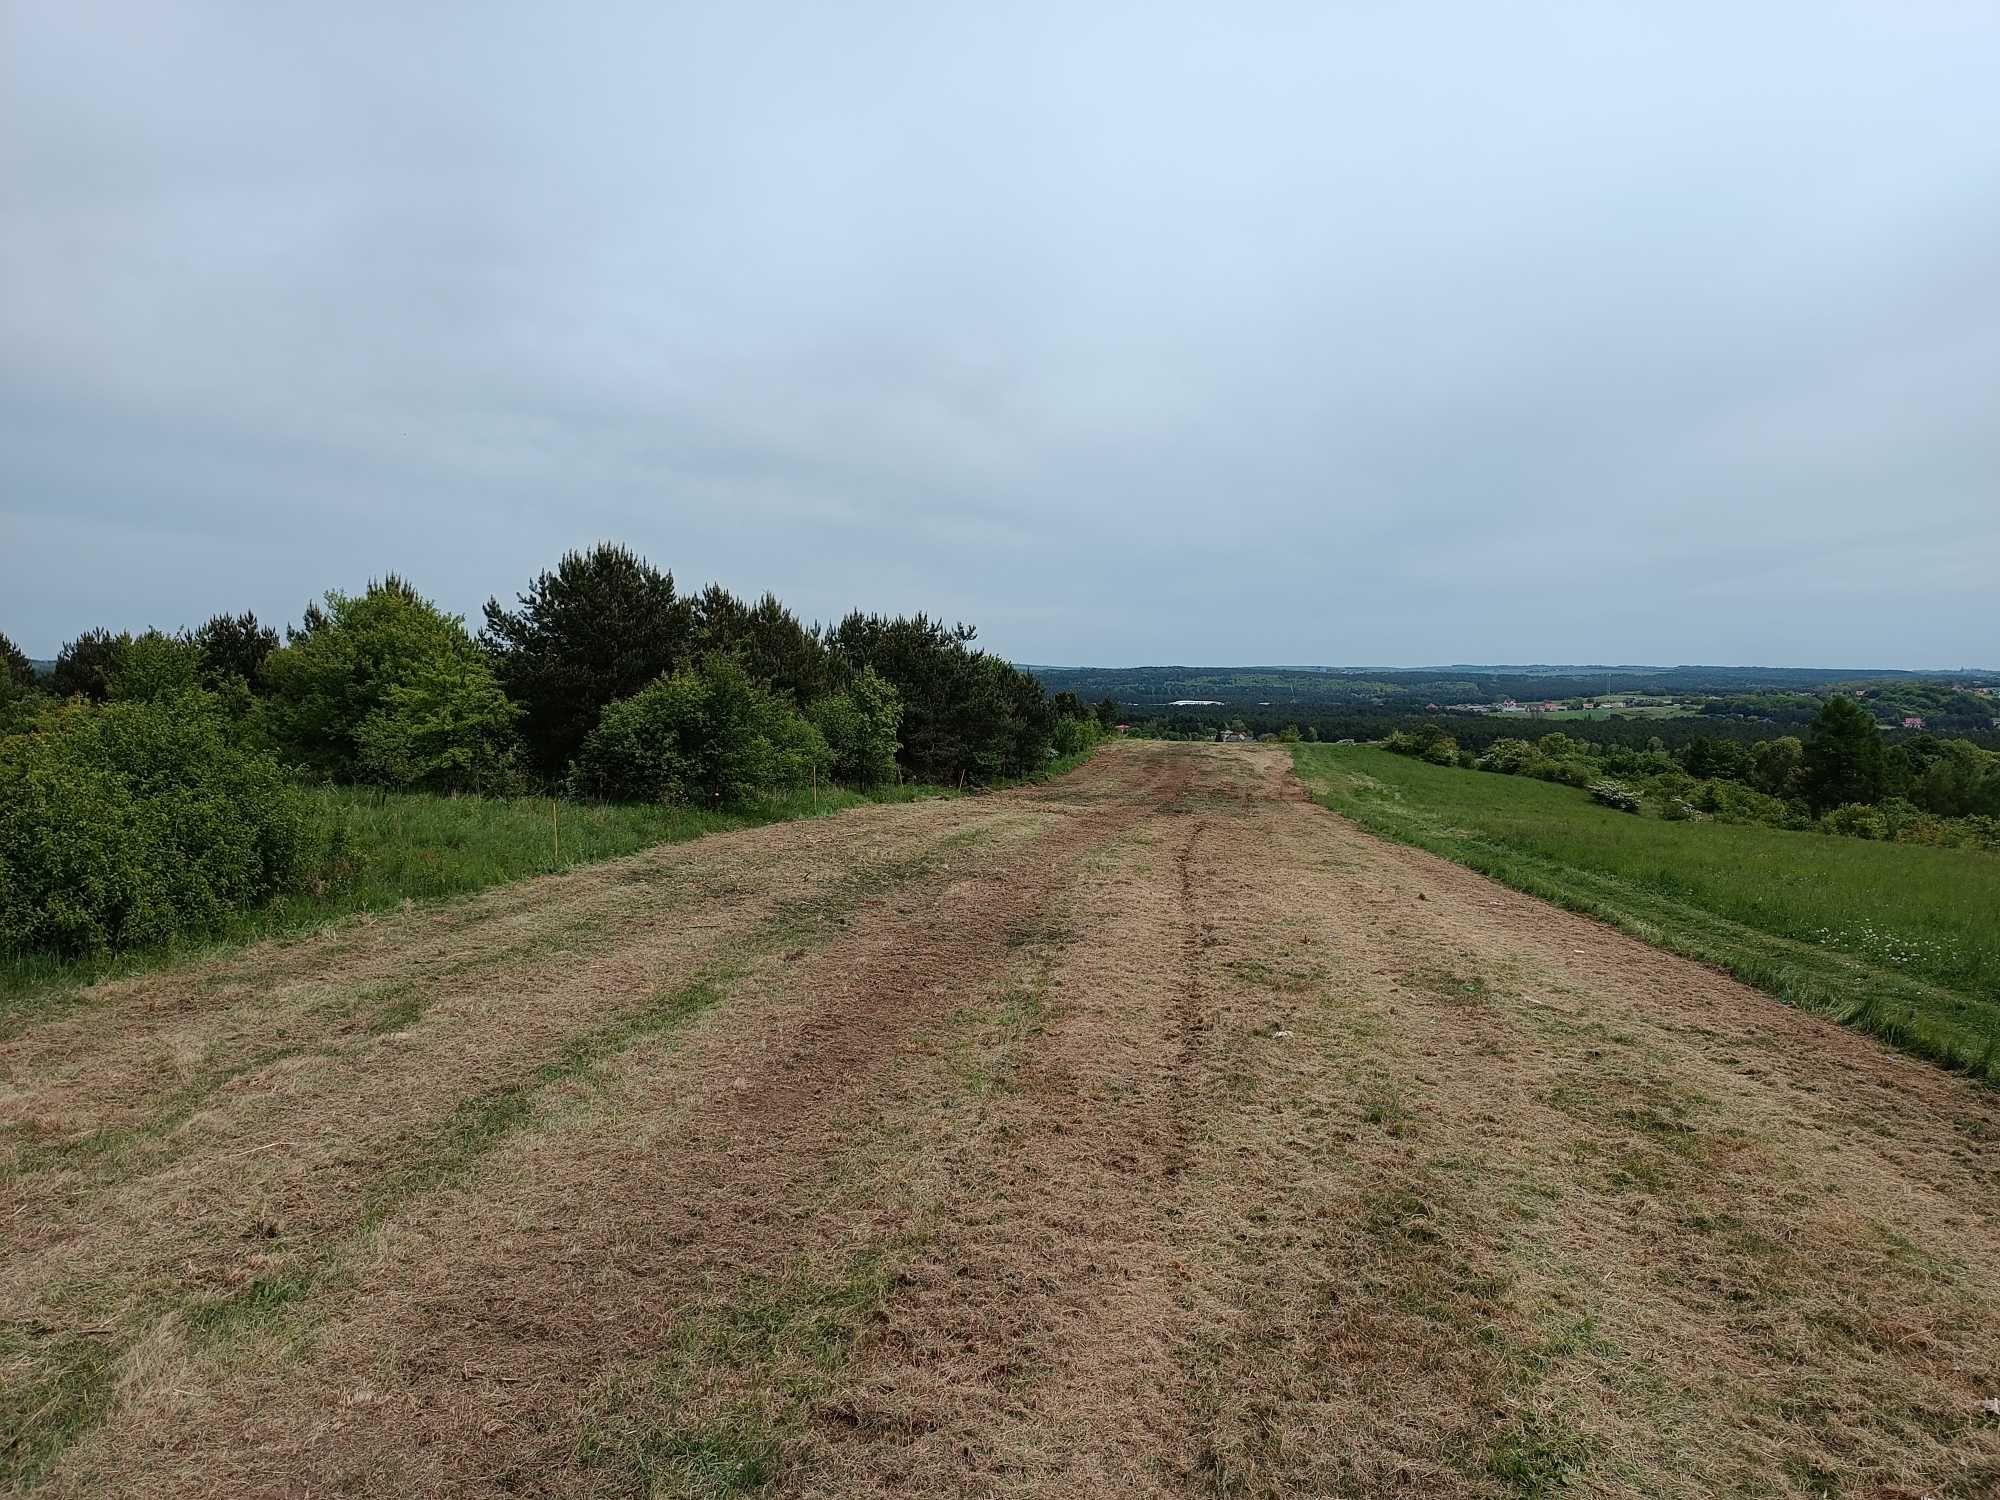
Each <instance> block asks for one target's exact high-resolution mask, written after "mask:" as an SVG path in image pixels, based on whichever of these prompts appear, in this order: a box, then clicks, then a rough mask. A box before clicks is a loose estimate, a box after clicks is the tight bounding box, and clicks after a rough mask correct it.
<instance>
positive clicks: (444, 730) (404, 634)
mask: <svg viewBox="0 0 2000 1500" xmlns="http://www.w3.org/2000/svg"><path fill="white" fill-rule="evenodd" d="M263 680H264V683H265V686H266V687H267V689H268V691H269V694H270V696H269V698H268V699H267V700H266V702H265V704H264V707H263V714H264V718H265V722H266V723H267V725H268V726H269V729H270V731H271V734H272V737H273V739H274V740H275V741H276V743H277V744H278V745H279V746H280V747H281V748H282V749H283V750H284V751H285V752H286V753H287V754H289V755H290V756H292V757H293V758H295V759H296V760H298V761H299V762H300V763H301V764H303V765H306V766H309V767H311V768H313V769H314V770H317V771H321V772H323V773H325V774H328V775H331V776H336V777H340V778H342V779H346V780H357V779H374V780H380V781H386V782H388V783H389V784H390V785H393V786H423V787H427V788H429V789H430V790H432V791H473V790H479V789H481V788H484V787H487V786H490V785H493V784H496V783H497V782H503V781H504V780H505V779H506V778H507V777H508V776H510V775H511V773H512V767H513V759H512V747H513V716H512V711H511V708H510V707H508V706H506V700H505V698H504V697H503V696H502V695H501V694H500V690H499V687H498V685H497V683H496V682H495V680H494V677H493V672H492V669H491V668H490V667H489V666H488V665H487V664H486V659H485V657H484V655H483V654H482V653H481V652H480V650H479V648H478V647H477V646H476V645H475V644H474V643H473V640H472V637H471V636H469V635H467V634H466V630H465V622H464V621H463V620H461V619H459V617H458V616H456V615H448V614H445V613H444V612H443V611H442V610H440V609H439V608H438V607H437V606H436V605H434V604H432V603H431V602H430V601H429V600H427V599H425V598H423V597H422V596H421V595H419V594H418V593H417V591H416V590H415V589H413V588H411V587H410V586H409V585H408V584H407V583H404V582H403V581H402V580H401V579H398V578H387V579H384V580H383V581H382V582H381V583H373V584H370V585H369V586H368V591H367V592H366V593H364V594H361V595H359V596H349V595H346V594H340V593H330V594H328V595H327V596H326V606H325V608H323V609H322V608H320V607H319V606H317V605H315V606H313V607H312V608H310V609H308V610H307V611H306V619H305V623H304V625H303V626H301V627H300V628H299V630H297V631H296V632H294V634H293V636H292V641H291V644H290V645H288V646H286V647H285V648H284V649H283V650H282V651H273V652H272V653H271V654H270V656H269V657H267V658H266V659H265V661H264V666H263ZM405 778H407V779H405Z"/></svg>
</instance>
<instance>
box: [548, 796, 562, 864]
mask: <svg viewBox="0 0 2000 1500" xmlns="http://www.w3.org/2000/svg"><path fill="white" fill-rule="evenodd" d="M549 832H550V834H552V835H553V836H554V838H555V841H556V868H557V869H558V870H560V869H561V868H562V824H561V822H560V821H558V819H557V817H556V799H555V798H553V797H551V798H549Z"/></svg>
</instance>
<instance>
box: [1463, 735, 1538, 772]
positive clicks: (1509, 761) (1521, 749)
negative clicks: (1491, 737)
mask: <svg viewBox="0 0 2000 1500" xmlns="http://www.w3.org/2000/svg"><path fill="white" fill-rule="evenodd" d="M1540 758H1541V753H1540V752H1539V751H1538V750H1536V749H1535V747H1534V746H1533V745H1531V744H1529V743H1528V742H1527V741H1526V740H1516V739H1504V740H1495V741H1494V742H1493V743H1492V744H1490V745H1488V746H1487V747H1486V749H1485V752H1484V753H1483V754H1481V755H1480V757H1479V759H1478V762H1477V765H1478V767H1479V769H1480V770H1482V771H1497V772H1499V773H1500V774H1501V775H1502V776H1515V775H1519V774H1520V773H1521V772H1523V771H1526V770H1527V769H1528V768H1529V767H1530V766H1532V765H1534V764H1535V762H1536V761H1537V760H1539V759H1540Z"/></svg>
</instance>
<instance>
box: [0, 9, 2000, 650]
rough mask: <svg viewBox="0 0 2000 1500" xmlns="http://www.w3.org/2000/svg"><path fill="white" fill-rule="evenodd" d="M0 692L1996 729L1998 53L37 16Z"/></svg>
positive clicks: (1, 439) (26, 148)
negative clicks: (1510, 714)
mask: <svg viewBox="0 0 2000 1500" xmlns="http://www.w3.org/2000/svg"><path fill="white" fill-rule="evenodd" d="M0 25H4V37H0V69H4V74H0V222H4V225H5V233H4V234H0V629H5V630H7V631H8V632H9V633H11V634H13V635H14V636H15V637H16V638H17V639H19V640H20V641H22V643H23V644H24V645H25V646H27V647H28V649H29V650H30V651H31V652H33V653H34V654H38V655H40V654H47V653H49V652H51V651H52V650H53V649H54V647H55V646H56V645H57V644H58V643H59V641H60V640H61V639H63V638H64V637H66V636H68V635H71V634H74V633H75V632H76V631H78V630H80V629H82V628H85V627H87V626H90V625H94V624H100V623H102V624H110V625H114V626H121V627H131V628H136V627H140V626H143V625H146V624H149V623H157V624H162V625H175V624H180V623H184V622H189V621H192V620H195V619H197V618H199V617H201V616H203V615H205V614H207V613H209V612H210V611H212V610H215V609H220V608H231V609H235V608H241V607H245V606H249V607H254V608H255V609H257V610H258V612H259V613H260V614H265V615H267V616H271V617H273V618H279V619H283V618H290V617H295V616H296V614H297V612H298V610H299V608H300V606H301V605H302V604H303V603H304V601H305V600H306V598H307V597H309V596H310V595H312V594H315V593H317V592H318V591H320V590H322V589H324V588H327V587H332V586H342V587H353V586H355V585H358V584H359V583H360V582H362V581H363V580H364V579H366V578H367V577H369V576H371V575H374V574H379V573H381V572H382V571H384V570H386V569H390V568H394V569H396V570H398V571H402V572H405V573H407V574H409V575H410V576H412V577H414V578H415V579H416V580H417V581H418V582H419V583H420V584H422V585H423V586H424V587H425V588H426V589H427V590H428V591H430V592H431V593H433V594H435V595H436V596H437V597H439V599H440V600H441V601H442V602H444V603H446V604H447V605H449V606H450V607H452V608H455V609H464V610H468V611H469V610H474V609H476V607H477V605H478V603H479V602H480V600H481V599H483V598H484V596H485V595H486V594H487V593H489V592H495V591H498V592H503V593H504V592H506V591H509V590H511V589H513V588H515V587H517V586H519V585H520V584H521V583H523V582H524V581H525V580H526V579H527V578H528V577H529V576H530V575H531V574H532V573H533V572H534V571H535V570H536V569H538V568H539V567H541V566H543V565H545V564H546V563H548V562H550V561H552V560H553V558H554V556H555V555H556V554H557V553H558V552H559V551H561V550H562V549H563V548H565V547H567V546H571V545H577V544H581V543H584V542H588V541H590V540H592V539H594V538H596V537H599V536H606V535H609V536H616V537H619V538H622V539H624V540H627V541H629V542H631V543H632V544H634V545H635V546H638V547H639V548H641V549H642V550H644V551H646V552H647V553H648V554H649V555H651V556H653V557H654V558H655V559H656V560H657V561H660V562H662V563H664V564H666V565H667V566H670V567H672V568H673V569H674V570H675V571H676V573H677V574H678V575H679V576H681V577H682V578H683V579H684V580H685V581H687V582H690V583H695V584H699V583H702V582H705V581H707V580H708V579H709V578H711V577H719V578H721V579H722V580H723V581H725V582H727V583H729V584H731V585H733V586H735V587H738V588H742V589H762V588H764V587H771V588H774V589H776V590H777V591H778V592H779V593H780V594H782V595H783V596H784V597H786V598H787V599H788V600H790V601H792V602H793V603H794V604H795V605H796V606H797V607H799V608H800V609H801V610H802V612H804V613H806V614H807V615H808V616H819V617H826V616H831V615H833V614H836V613H838V612H839V611H841V610H843V609H845V608H847V607H849V606H850V605H854V604H865V605H869V606H879V607H889V608H898V609H906V608H908V609H914V608H928V609H931V610H933V611H937V612H941V613H944V614H947V615H951V616H963V617H965V618H969V619H973V620H976V621H978V622H979V623H980V624H981V625H982V627H983V635H984V637H985V638H986V640H987V641H988V642H989V643H990V644H991V645H993V646H994V647H996V648H997V649H1000V650H1002V651H1004V652H1006V653H1008V654H1009V655H1012V656H1014V657H1016V658H1018V659H1026V660H1042V661H1097V662H1137V661H1164V660H1206V661H1248V660H1259V661H1368V662H1397V661H1402V662H1432V661H1441V660H1463V659H1467V658H1476V659H1482V660H1496V659H1520V660H1560V659H1595V660H1659V661H1687V660H1731V661H1749V660H1757V661H1772V662H1809V663H1829V662H1862V661H1865V662H1871V663H1886V662H1902V663H1908V664H1913V665H1915V664H1960V663H1972V662H1984V663H2000V613H1997V612H1996V611H1995V610H1993V609H1992V607H1991V604H1990V600H1989V597H1988V596H1989V593H1990V572H1991V559H1993V558H1994V557H1996V556H2000V423H1996V422H1994V421H1992V420H1991V412H1992V411H1993V409H1994V407H1995V404H1996V403H1995V397H1996V394H2000V91H1996V90H1994V89H1993V87H1992V79H1993V77H1994V76H1996V67H2000V18H1996V16H1995V15H1994V13H1993V12H1992V11H1991V8H1990V7H1986V6H1975V5H1965V6H1951V5H1947V4H1938V5H1934V6H1921V7H1917V6H1881V5H1865V6H1863V5H1855V6H1840V5H1834V6H1828V5H1824V4H1812V5H1808V4H1803V3H1799V4H1781V5H1770V6H1761V7H1755V8H1751V9H1745V8H1743V7H1736V6H1723V5H1720V4H1714V5H1690V6H1677V7H1672V8H1652V9H1651V10H1650V11H1647V10H1644V9H1638V8H1624V7H1575V6H1557V5H1549V6H1521V7H1507V8H1504V10H1503V9H1502V8H1498V7H1484V6H1469V5H1468V6H1460V7H1446V8H1436V7H1430V8H1417V7H1386V6H1345V7H1329V6H1317V5H1303V4H1297V5H1292V4H1269V5H1262V6H1253V7H1237V8H1234V9H1231V8H1226V7H1225V8H1217V7H1213V6H1196V5H1191V4H1173V3H1169V4H1147V5H1130V6H1098V7H1076V6H1057V5H1004V4H1003V5H994V6H981V7H950V6H936V5H927V4H903V5H893V4H863V5H857V6H841V7H820V6H803V5H751V4H730V5H719V4H716V5H682V6H660V5H652V4H646V5H639V4H629V5H614V6H602V7H591V8H588V9H587V10H586V11H571V12H561V13H559V12H557V11H556V10H553V9H551V8H549V7H545V6H537V5H528V4H520V5H482V6H463V7H451V6H445V7H407V6H391V5H386V4H382V5H370V4H355V5H348V6H341V7H319V8H307V9H303V10H301V9H296V8H286V7H264V6H248V5H220V4H206V5H205V4H198V3H192V0H190V3H183V4H176V5H169V6H151V5H136V4H109V3H101V4H92V3H86V0H79V3H76V4H71V5H62V6H29V5H15V6H12V7H9V8H7V9H6V10H5V12H4V22H0Z"/></svg>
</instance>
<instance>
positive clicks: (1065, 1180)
mask: <svg viewBox="0 0 2000 1500" xmlns="http://www.w3.org/2000/svg"><path fill="white" fill-rule="evenodd" d="M0 1069H4V1071H3V1072H0V1088H4V1092H0V1110H4V1114H0V1119H4V1121H5V1123H6V1124H7V1125H8V1127H9V1130H8V1138H9V1140H10V1142H11V1145H12V1148H13V1159H12V1162H11V1170H10V1171H9V1172H8V1173H7V1174H6V1175H5V1177H4V1178H0V1192H4V1194H5V1197H4V1198H0V1221H4V1222H6V1223H7V1224H8V1225H9V1226H10V1227H9V1229H8V1231H7V1233H8V1236H9V1238H8V1251H9V1253H8V1255H7V1257H6V1264H5V1267H4V1270H0V1339H4V1340H5V1342H4V1343H0V1361H4V1364H0V1370H4V1373H5V1378H6V1380H7V1381H8V1385H7V1387H6V1391H5V1394H4V1396H0V1420H3V1421H4V1423H5V1425H6V1427H8V1428H9V1429H11V1431H10V1432H7V1433H0V1441H9V1446H8V1448H7V1449H6V1450H5V1458H4V1468H0V1472H4V1473H5V1474H6V1475H7V1476H8V1477H9V1478H11V1479H12V1480H13V1481H14V1483H15V1484H16V1485H18V1486H33V1487H36V1488H38V1489H39V1490H40V1492H41V1493H45V1494H59V1495H123V1494H131V1495H145V1496H153V1495H162V1496H164V1495H187V1496H194V1495H223V1496H237V1495H244V1496H247V1495H335V1494H338V1495H380V1496H392V1495H393V1496H405V1495H419V1494H422V1495H430V1494H436V1495H464V1496H472V1495H480V1496H488V1495H591V1494H617V1495H645V1494H661V1495H730V1494H750V1493H783V1494H788V1495H800V1496H804V1495H841V1496H850V1495H852V1496H864V1495H884V1496H886V1495H891V1494H894V1495H940V1496H943V1495H1003V1494H1004V1495H1045V1496H1085V1495H1093V1496H1094V1495H1106V1496H1113V1495H1115V1496H1125V1495H1154V1494H1157V1495H1176V1496H1194V1495H1204V1496H1264V1495H1270V1496H1308V1495H1325V1494H1352V1495H1376V1494H1384V1493H1409V1494H1412V1495H1419V1494H1421V1495H1434V1494H1443V1495H1553V1494H1561V1493H1575V1494H1603V1495H1623V1494H1635V1495H1675V1496H1701V1495H1711V1494H1743V1495H1798V1496H1806V1495H1825V1494H1841V1495H1848V1496H1907V1497H1910V1500H1915V1497H1917V1496H1920V1495H1924V1494H1932V1495H1937V1496H1947V1495H1950V1496H1976V1495H1991V1494H2000V1418H1995V1417H1993V1416H1989V1415H1986V1414H1984V1413H1983V1411H1982V1406H1981V1403H1982V1402H1983V1401H1985V1400H1987V1399H1991V1398H1995V1397H2000V1101H1996V1099H1995V1096H1994V1095H1992V1094H1991V1093H1990V1092H1985V1091H1980V1090H1976V1089H1973V1088H1971V1087H1968V1086H1967V1085H1965V1084H1964V1083H1963V1082H1962V1081H1960V1080H1958V1079H1955V1078H1952V1077H1950V1076H1947V1075H1945V1074H1942V1073H1939V1072H1937V1071H1935V1070H1932V1069H1929V1068H1927V1067H1925V1066H1923V1065H1921V1064H1917V1063H1914V1062H1911V1061H1909V1060H1907V1059H1904V1058H1902V1057H1900V1056H1897V1055H1895V1054H1893V1053H1890V1052H1887V1051H1886V1050H1884V1049H1882V1048H1881V1047H1880V1046H1878V1045H1877V1044H1875V1043H1872V1042H1870V1041H1868V1040H1866V1039H1864V1038H1861V1037H1859V1036H1856V1035H1853V1034H1850V1033H1847V1032H1844V1031H1841V1030H1839V1029H1837V1028H1835V1027H1833V1026H1830V1025H1828V1024H1826V1023H1823V1022H1820V1021H1817V1020H1814V1019H1813V1018H1810V1017H1807V1016H1804V1015H1801V1014H1799V1013H1797V1012H1793V1011H1790V1010H1787V1009H1785V1008H1784V1007H1782V1006H1780V1005H1778V1004H1777V1003H1775V1002H1773V1001H1771V1000H1769V999H1768V998H1766V997H1764V996H1761V995H1758V994H1756V993H1754V992H1752V991H1749V990H1746V989H1744V988H1743V987H1741V986H1739V985H1736V984H1734V983H1733V982H1731V981H1728V980H1726V979H1724V978H1721V977H1719V976H1717V975H1715V974H1713V973H1711V972H1709V971H1707V970H1704V969H1702V968H1700V967H1698V966H1695V965H1691V964H1689V963H1686V962H1684V961H1681V960H1678V959H1675V958H1672V957H1670V956H1667V955H1664V954H1660V953H1657V952H1655V951H1653V950H1650V949H1648V948H1645V947H1644V946H1643V945H1640V944H1638V943H1637V942H1635V941H1633V940H1631V939H1628V938H1625V937H1623V936H1621V935H1619V934H1616V933H1613V932H1611V931H1609V930H1608V929H1605V928H1603V927H1601V926H1599V925H1597V924H1594V923H1591V922H1589V921H1586V920H1584V919H1580V918H1576V917H1573V916H1570V915H1568V914H1565V913H1561V912H1558V911H1555V910H1553V909H1551V908H1549V907H1547V906H1544V905H1542V904H1541V903H1538V902H1536V901H1533V900H1532V899H1530V898H1527V897H1524V896H1520V895H1517V894H1515V893H1512V892H1509V891H1506V890H1504V889H1502V888H1500V887H1497V886H1494V885H1492V884H1490V883H1489V882H1486V881H1484V880H1482V879H1480V878H1479V877H1477V876H1475V875H1472V874H1471V873H1469V872H1467V871H1464V870H1461V869H1458V868H1457V867H1454V866H1451V865H1448V864H1445V863H1443V862H1441V861H1439V860H1436V859H1434V858H1432V857H1431V856H1428V855H1425V854H1423V853H1421V852H1418V851H1413V850H1409V849H1406V848H1402V847H1399V846H1393V845H1387V844H1384V843H1382V842H1380V841H1379V840H1376V839H1374V838H1372V837H1371V836H1368V835H1366V834H1363V833H1361V832H1359V831H1358V830H1356V829H1354V828H1353V827H1351V826H1350V825H1348V824H1346V823H1344V822H1342V821H1341V820H1339V819H1337V818H1334V817H1333V816H1331V815H1329V814H1327V813H1325V812H1324V811H1322V810H1320V809H1319V808H1317V807H1315V806H1313V805H1311V804H1310V803H1309V802H1307V801H1306V800H1305V799H1304V797H1303V795H1302V794H1301V792H1300V791H1299V789H1298V787H1297V785H1296V783H1295V782H1293V781H1292V779H1291V778H1290V775H1289V771H1288V766H1287V762H1286V761H1285V759H1284V758H1283V757H1282V756H1281V755H1279V754H1277V753H1275V752H1271V751H1266V750H1258V749H1248V748H1236V747H1230V748H1223V747H1206V746H1145V745H1136V744H1135V745H1119V746H1114V747H1111V748H1110V749H1108V750H1107V751H1106V752H1105V753H1104V754H1102V755H1100V756H1099V757H1098V758H1097V759H1095V760H1094V761H1093V762H1091V764H1090V765H1088V766H1087V767H1086V768H1085V769H1084V770H1083V771H1081V772H1079V773H1078V774H1076V775H1075V776H1073V777H1071V778H1069V779H1067V780H1066V781H1064V782H1062V783H1059V784H1056V785H1054V786H1051V787H1047V788H1042V789H1038V790H1035V791H1030V792H1025V793H1012V794H1006V795H1003V796H997V797H990V798H984V799H978V800H976V801H965V802H956V803H936V804H924V805H916V806H907V807H897V808H872V809H863V810H859V811H856V812H853V813H848V814H843V815H841V816H840V817H838V818H834V819H829V820H826V821H824V822H818V823H809V824H798V825H790V826H782V827H774V828H766V829H760V830H755V831H751V832H746V833H741V834H731V835H726V836H722V837H719V838H713V839H708V840H704V841H701V842H700V843H697V844H694V845H686V846H679V847H676V848H673V849H667V850H659V851H653V852H651V853H648V854H645V855H642V856H639V857H637V858H635V859H632V860H627V861H621V862H619V863H617V864H613V865H608V866H603V867H599V868H597V869H595V870H592V871H590V872H586V873H584V874H581V875H575V876H569V877H563V878H560V879H555V880H549V881H542V882H535V883H531V884H529V885H526V886H522V887H516V888H513V889H511V890H509V891H506V892H499V893H495V894H493V895H492V896H489V897H487V898H485V899H483V900H481V901H477V902H472V903H466V904H464V905H461V906H457V907H452V908H447V909H444V910H439V911H431V912H416V913H410V914H406V915H404V916H401V917H398V918H395V919H393V920H390V921H384V922H379V923H376V924H372V925H358V926H352V927H347V928H343V929H341V930H339V931H338V932H336V933H333V934H331V935H328V936H326V937H323V938H319V939H315V940H312V941H310V942H306V943H302V944H291V945H285V946H282V947H281V946H270V947H266V948H263V949H257V950H251V951H250V952H248V953H245V954H243V955H240V956H238V957H236V958H233V959H230V960H227V961H224V962H220V963H215V964H211V965H207V966H205V967H202V968H198V969H191V970H182V971H178V972H176V973H174V974H171V975H160V976H154V977H152V978H149V979H145V980H140V981H134V982H131V983H129V984H126V985H122V986H119V987H117V988H115V989H112V990H110V991H109V992H107V993H106V994H104V995H103V996H101V997H99V998H98V999H97V1002H96V1003H95V1004H93V1005H91V1006H90V1007H89V1008H87V1009H85V1010H83V1011H81V1012H79V1013H77V1014H76V1015H74V1016H73V1017H70V1018H68V1019H65V1020H62V1021H59V1022H49V1023H45V1024H43V1025H40V1026H38V1027H35V1028H33V1029H31V1030H30V1031H29V1032H28V1033H27V1034H25V1035H24V1036H22V1037H20V1038H17V1039H15V1040H14V1041H12V1042H10V1043H7V1044H6V1045H5V1048H4V1050H0Z"/></svg>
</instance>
